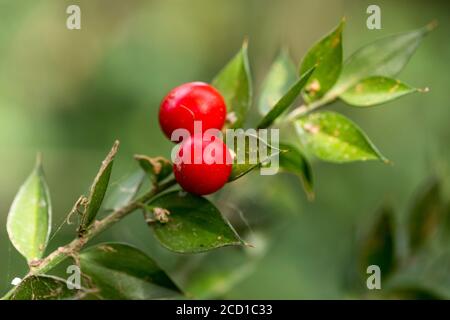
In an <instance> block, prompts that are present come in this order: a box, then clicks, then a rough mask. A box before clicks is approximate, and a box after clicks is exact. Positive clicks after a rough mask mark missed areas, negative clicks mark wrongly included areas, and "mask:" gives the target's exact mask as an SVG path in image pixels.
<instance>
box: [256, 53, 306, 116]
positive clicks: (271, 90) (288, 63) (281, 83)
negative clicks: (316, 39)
mask: <svg viewBox="0 0 450 320" xmlns="http://www.w3.org/2000/svg"><path fill="white" fill-rule="evenodd" d="M296 79H297V70H296V67H295V65H294V63H293V62H292V60H291V58H290V57H289V53H288V52H287V50H281V51H280V53H279V54H278V56H277V57H276V59H275V61H274V62H273V64H272V66H271V67H270V70H269V72H268V74H267V76H266V78H265V79H264V82H263V85H262V88H261V95H260V97H259V104H258V108H259V112H260V113H261V114H262V115H266V114H267V113H268V112H269V111H270V109H271V108H272V107H273V106H274V105H275V103H277V101H278V100H280V99H281V98H282V97H283V95H284V94H285V92H287V91H288V90H289V88H290V87H291V85H292V84H293V83H294V82H295V80H296Z"/></svg>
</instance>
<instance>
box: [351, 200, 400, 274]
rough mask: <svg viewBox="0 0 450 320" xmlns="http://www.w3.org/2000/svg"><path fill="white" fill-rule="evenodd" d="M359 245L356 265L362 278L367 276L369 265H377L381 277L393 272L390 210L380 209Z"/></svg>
mask: <svg viewBox="0 0 450 320" xmlns="http://www.w3.org/2000/svg"><path fill="white" fill-rule="evenodd" d="M359 243H360V248H359V255H358V259H359V261H358V264H359V270H360V272H361V274H362V275H363V276H367V267H368V266H371V265H377V266H378V267H379V268H380V270H381V274H382V275H383V277H386V276H387V275H388V274H390V273H391V272H392V271H393V270H394V268H395V264H396V261H395V229H394V214H393V212H392V209H391V208H388V207H383V208H381V210H380V212H379V213H378V214H377V216H376V217H375V219H374V221H373V223H372V225H370V228H369V229H368V230H367V231H366V233H365V234H364V235H363V237H362V239H361V240H360V242H359Z"/></svg>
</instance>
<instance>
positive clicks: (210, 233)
mask: <svg viewBox="0 0 450 320" xmlns="http://www.w3.org/2000/svg"><path fill="white" fill-rule="evenodd" d="M149 207H150V208H151V209H152V210H153V212H154V213H155V212H158V211H159V212H161V211H162V210H164V212H165V213H166V214H167V215H168V222H165V223H162V222H159V221H153V222H150V223H149V225H150V226H151V227H152V229H153V231H154V233H155V236H156V238H157V239H158V240H159V242H160V243H161V244H162V245H163V246H164V247H166V248H167V249H169V250H172V251H175V252H180V253H196V252H202V251H207V250H211V249H214V248H219V247H223V246H229V245H239V244H242V241H241V240H240V238H239V236H238V235H237V234H236V232H235V231H234V230H233V228H232V227H231V225H230V224H229V223H228V221H226V220H225V219H224V218H223V217H222V215H221V213H220V212H219V210H218V209H217V208H216V207H215V206H214V205H213V204H212V203H211V202H209V201H208V200H207V199H205V198H202V197H198V196H195V195H192V194H189V193H183V192H180V191H174V192H170V193H167V194H164V195H162V196H160V197H158V198H156V199H154V200H152V201H151V202H150V203H149Z"/></svg>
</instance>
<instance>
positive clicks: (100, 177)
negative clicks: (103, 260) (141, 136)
mask: <svg viewBox="0 0 450 320" xmlns="http://www.w3.org/2000/svg"><path fill="white" fill-rule="evenodd" d="M118 148H119V141H116V142H115V143H114V145H113V147H112V149H111V151H110V152H109V154H108V155H107V156H106V158H105V160H103V162H102V165H101V167H100V170H99V172H98V173H97V176H96V177H95V179H94V182H93V184H92V186H91V188H90V191H89V197H88V198H87V203H86V210H85V211H84V213H83V215H82V217H81V224H80V228H79V230H80V232H83V231H85V230H86V228H88V227H89V226H90V225H91V224H92V222H94V220H95V217H96V215H97V213H98V210H99V209H100V207H101V205H102V202H103V198H104V197H105V194H106V190H107V189H108V184H109V178H110V177H111V172H112V166H113V162H114V157H115V156H116V153H117V150H118Z"/></svg>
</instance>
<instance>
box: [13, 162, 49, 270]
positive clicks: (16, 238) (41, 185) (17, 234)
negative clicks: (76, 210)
mask: <svg viewBox="0 0 450 320" xmlns="http://www.w3.org/2000/svg"><path fill="white" fill-rule="evenodd" d="M51 215H52V206H51V202H50V194H49V191H48V187H47V183H46V182H45V178H44V172H43V169H42V165H41V161H40V159H38V161H37V163H36V167H35V168H34V170H33V172H32V173H31V175H30V176H29V177H28V178H27V180H26V181H25V182H24V184H23V185H22V186H21V187H20V189H19V192H18V193H17V195H16V197H15V198H14V201H13V204H12V205H11V209H10V210H9V213H8V220H7V223H6V228H7V230H8V235H9V239H10V240H11V242H12V244H13V245H14V247H15V248H16V249H17V251H19V252H20V253H21V254H22V255H23V256H24V257H25V258H26V259H27V261H28V262H31V261H33V260H36V259H40V258H41V257H42V256H43V254H44V251H45V248H46V247H47V241H48V238H49V235H50V229H51V219H52V217H51Z"/></svg>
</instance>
